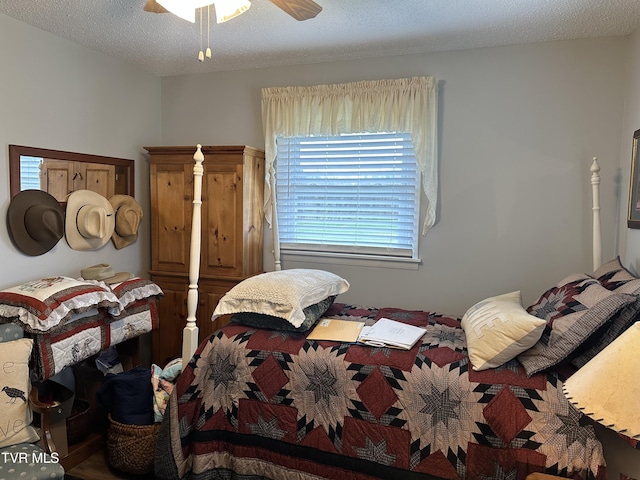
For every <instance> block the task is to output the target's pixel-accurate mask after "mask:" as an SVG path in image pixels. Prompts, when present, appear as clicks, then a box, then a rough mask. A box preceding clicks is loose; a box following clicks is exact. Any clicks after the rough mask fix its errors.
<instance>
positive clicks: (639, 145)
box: [627, 130, 640, 228]
mask: <svg viewBox="0 0 640 480" xmlns="http://www.w3.org/2000/svg"><path fill="white" fill-rule="evenodd" d="M632 145H633V147H632V149H631V180H630V183H629V212H628V216H627V227H628V228H640V197H639V196H638V195H639V194H640V165H638V163H639V162H640V130H636V131H635V132H633V144H632Z"/></svg>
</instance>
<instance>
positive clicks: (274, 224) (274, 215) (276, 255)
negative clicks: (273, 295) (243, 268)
mask: <svg viewBox="0 0 640 480" xmlns="http://www.w3.org/2000/svg"><path fill="white" fill-rule="evenodd" d="M271 168H272V171H271V228H272V229H273V259H274V270H282V261H281V259H280V231H279V230H278V208H277V207H278V205H277V203H276V182H275V169H273V167H271Z"/></svg>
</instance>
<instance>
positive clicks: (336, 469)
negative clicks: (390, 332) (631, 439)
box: [156, 303, 606, 480]
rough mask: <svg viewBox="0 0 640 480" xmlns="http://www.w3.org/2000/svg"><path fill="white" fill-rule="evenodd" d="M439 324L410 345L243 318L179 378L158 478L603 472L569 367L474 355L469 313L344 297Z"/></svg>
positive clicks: (581, 477)
mask: <svg viewBox="0 0 640 480" xmlns="http://www.w3.org/2000/svg"><path fill="white" fill-rule="evenodd" d="M325 316H327V317H331V318H340V319H352V320H358V321H365V323H366V324H368V325H371V324H372V323H374V322H375V320H377V319H378V318H382V317H386V318H391V319H393V320H397V321H401V322H405V323H408V324H412V325H418V326H426V327H427V332H426V334H425V335H424V336H423V338H422V339H421V341H420V342H418V344H416V345H415V346H414V347H413V348H412V349H411V350H406V351H405V350H398V349H391V348H377V347H370V346H364V345H360V344H348V343H339V342H328V341H311V340H307V339H306V334H305V333H288V332H279V331H270V330H261V329H257V328H255V327H249V326H244V325H240V324H230V325H228V326H226V327H224V328H223V329H221V330H219V331H218V332H216V333H215V334H214V335H213V336H211V337H210V338H209V339H207V340H206V341H204V342H203V343H202V344H201V345H200V347H199V348H198V350H197V351H196V353H195V355H194V357H193V358H192V360H191V362H190V363H189V364H188V365H187V366H186V368H185V369H184V371H183V373H182V374H181V375H180V377H179V379H178V383H177V385H176V388H175V389H174V390H173V393H172V397H171V400H170V402H169V406H168V408H167V412H166V414H165V418H164V421H163V426H162V429H161V432H160V435H159V439H158V446H157V449H158V450H157V454H156V478H176V479H177V478H180V479H205V478H247V479H258V478H260V479H266V478H269V479H276V478H287V479H288V478H292V479H300V480H303V479H319V478H336V479H343V478H349V479H363V480H365V479H373V478H389V479H397V478H402V479H412V478H416V479H450V480H466V479H469V480H494V479H495V480H499V479H500V480H503V479H513V480H524V479H525V477H526V476H527V475H528V474H530V473H534V472H544V473H547V474H551V475H557V476H561V477H566V478H572V479H575V480H604V479H605V478H606V467H605V462H604V458H603V454H602V446H601V444H600V443H599V442H598V440H597V439H596V437H595V434H594V431H593V429H592V428H591V427H590V426H588V425H586V424H584V422H583V418H582V414H581V413H579V412H578V411H577V410H576V409H575V408H574V407H573V406H572V405H571V404H570V403H569V402H568V401H567V400H566V398H565V397H564V395H563V393H562V381H563V380H564V379H566V376H567V375H569V374H570V372H568V371H552V372H548V373H544V374H542V373H540V374H536V375H533V376H531V377H527V376H526V375H525V373H524V370H523V368H522V367H521V366H520V365H519V363H518V362H517V360H513V361H511V362H508V363H507V364H505V365H503V366H502V367H500V368H496V369H488V370H483V371H480V372H476V371H474V370H472V369H471V368H470V364H469V357H468V355H467V349H466V342H465V336H464V331H463V330H462V328H461V327H460V319H459V318H456V317H451V316H447V315H441V314H437V313H431V312H426V311H407V310H399V309H388V308H384V309H383V308H381V309H376V308H363V307H358V306H352V305H346V304H339V303H336V304H334V305H333V306H332V307H331V308H330V310H329V311H328V312H327V313H326V314H325Z"/></svg>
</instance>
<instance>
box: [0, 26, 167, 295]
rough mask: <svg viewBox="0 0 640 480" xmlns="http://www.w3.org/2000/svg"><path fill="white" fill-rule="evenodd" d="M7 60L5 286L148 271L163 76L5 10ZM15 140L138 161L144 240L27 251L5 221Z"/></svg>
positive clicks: (1, 47) (0, 207)
mask: <svg viewBox="0 0 640 480" xmlns="http://www.w3.org/2000/svg"><path fill="white" fill-rule="evenodd" d="M0 64H1V65H2V67H1V68H2V75H0V105H2V109H1V112H0V164H1V165H3V167H2V169H0V182H1V184H2V189H0V211H1V212H2V225H3V227H2V228H0V258H2V267H1V268H0V288H4V287H8V286H11V285H14V284H16V283H19V282H21V281H26V280H30V279H33V278H37V277H39V276H41V275H54V274H60V275H69V276H79V275H80V269H81V268H83V267H86V266H89V265H94V264H96V263H110V264H112V265H113V266H114V268H116V270H118V271H130V272H132V273H135V274H145V273H146V271H147V270H148V268H149V263H150V258H149V215H148V214H149V180H148V178H149V167H148V162H147V161H146V157H145V156H144V155H143V153H144V151H143V149H142V146H144V145H153V144H158V143H159V142H160V132H161V129H160V108H161V101H160V79H159V78H158V77H155V76H153V75H151V74H148V73H145V72H143V71H142V70H140V69H139V68H136V67H133V66H131V65H127V64H124V63H122V62H120V61H117V60H114V59H111V58H109V57H106V56H104V55H102V54H99V53H96V52H94V51H91V50H88V49H86V48H83V47H80V46H78V45H76V44H74V43H71V42H69V41H67V40H64V39H61V38H60V37H56V36H53V35H51V34H49V33H47V32H44V31H42V30H39V29H36V28H33V27H30V26H28V25H26V24H24V23H22V22H19V21H17V20H14V19H13V18H10V17H7V16H5V15H2V14H0ZM10 144H17V145H26V146H31V147H40V148H50V149H54V150H66V151H73V152H80V153H89V154H94V155H106V156H113V157H121V158H128V159H132V160H134V161H135V175H136V184H135V189H136V191H135V194H136V198H137V199H138V201H139V202H140V204H141V205H142V207H143V209H144V212H145V214H146V217H145V218H143V220H142V226H141V230H140V235H139V239H138V242H136V243H135V244H133V245H132V246H129V247H126V248H123V249H122V250H116V249H115V248H114V247H113V244H112V243H111V242H109V243H108V244H107V245H106V246H104V247H103V248H102V249H100V250H97V251H93V252H78V251H75V250H72V249H70V248H69V246H68V245H67V243H66V241H65V240H64V239H62V240H60V242H58V244H57V245H56V246H55V247H54V248H53V250H51V251H50V252H48V253H46V254H44V255H40V256H37V257H29V256H27V255H24V254H22V253H21V251H19V250H18V249H16V248H15V247H14V246H13V244H12V243H11V240H10V238H9V235H8V232H7V229H6V226H5V225H6V223H5V217H6V211H7V208H8V206H9V202H10V196H9V157H8V145H10Z"/></svg>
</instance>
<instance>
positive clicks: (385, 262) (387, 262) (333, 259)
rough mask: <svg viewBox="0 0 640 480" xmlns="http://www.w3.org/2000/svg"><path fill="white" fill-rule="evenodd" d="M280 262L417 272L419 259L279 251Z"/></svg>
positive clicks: (420, 261)
mask: <svg viewBox="0 0 640 480" xmlns="http://www.w3.org/2000/svg"><path fill="white" fill-rule="evenodd" d="M280 254H281V257H282V260H283V261H284V260H286V259H289V260H292V261H296V262H308V263H324V264H330V265H353V266H357V267H376V268H397V269H401V270H418V268H419V266H420V263H422V260H420V259H419V258H402V257H385V256H383V255H357V254H353V253H333V252H312V251H301V250H284V249H283V250H281V252H280Z"/></svg>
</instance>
